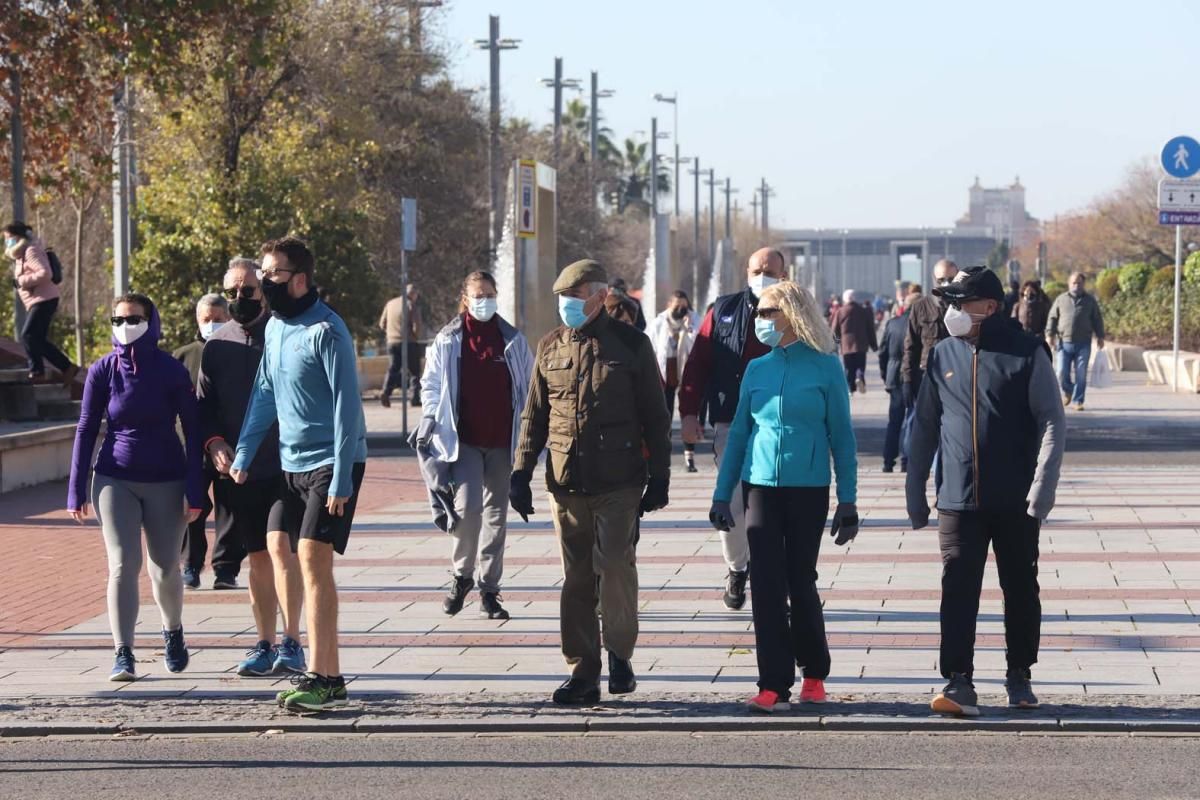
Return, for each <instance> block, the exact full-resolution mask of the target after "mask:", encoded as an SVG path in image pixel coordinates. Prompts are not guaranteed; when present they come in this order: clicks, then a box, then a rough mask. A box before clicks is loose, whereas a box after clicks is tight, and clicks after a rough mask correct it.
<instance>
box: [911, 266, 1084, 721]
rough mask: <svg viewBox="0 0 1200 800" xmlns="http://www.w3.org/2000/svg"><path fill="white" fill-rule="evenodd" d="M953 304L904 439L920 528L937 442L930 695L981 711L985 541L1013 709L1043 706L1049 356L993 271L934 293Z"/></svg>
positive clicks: (1057, 453) (1055, 417)
mask: <svg viewBox="0 0 1200 800" xmlns="http://www.w3.org/2000/svg"><path fill="white" fill-rule="evenodd" d="M933 292H934V294H935V295H938V296H940V297H942V298H944V299H945V300H946V301H947V303H949V305H950V308H948V309H947V311H946V316H945V324H946V329H947V331H948V332H949V333H950V338H947V339H944V340H943V341H941V342H938V343H937V344H936V345H935V346H934V347H933V349H932V351H931V352H930V353H929V359H928V362H927V368H926V372H925V380H924V381H923V382H922V384H921V393H920V395H919V397H918V399H917V411H916V417H915V420H914V425H913V430H912V436H911V440H910V442H909V454H908V455H909V461H908V480H907V487H906V488H907V501H908V516H909V518H910V519H911V520H912V526H913V530H919V529H921V528H924V527H925V526H926V525H928V524H929V505H928V503H927V502H926V497H925V484H926V481H927V480H928V478H929V469H930V465H931V464H932V462H933V457H934V453H935V452H938V451H939V450H940V454H941V455H940V459H941V483H940V485H939V486H938V492H937V493H938V496H937V508H938V539H939V541H940V544H941V551H942V604H941V635H942V642H941V657H940V662H941V670H942V676H943V677H945V678H946V679H947V680H948V681H949V683H948V684H947V685H946V688H945V689H943V690H942V692H941V693H940V694H938V695H937V696H936V697H935V698H934V699H933V702H932V703H931V707H932V708H933V710H934V711H937V712H939V713H944V714H954V715H966V716H975V715H977V714H978V713H979V708H978V699H977V695H976V693H975V687H974V683H973V673H974V650H975V623H976V617H977V616H978V613H979V593H980V590H981V588H982V585H983V572H984V565H985V564H986V563H987V552H988V543H989V542H990V543H991V545H992V548H993V549H994V551H995V554H996V569H997V571H998V572H999V576H1000V588H1001V590H1002V591H1003V593H1004V635H1005V644H1006V655H1007V661H1008V672H1007V675H1006V680H1005V686H1006V688H1007V690H1008V703H1009V706H1010V707H1013V708H1036V707H1037V702H1038V701H1037V697H1036V696H1035V695H1034V694H1033V691H1032V689H1031V687H1030V677H1031V675H1030V667H1031V666H1032V665H1033V664H1034V663H1036V662H1037V653H1038V641H1039V638H1040V635H1041V603H1040V601H1039V600H1038V591H1039V590H1038V582H1037V561H1038V533H1039V528H1040V525H1041V521H1042V520H1044V519H1045V518H1046V517H1047V515H1049V513H1050V510H1051V509H1052V508H1053V507H1054V494H1055V490H1056V488H1057V486H1058V475H1059V469H1060V467H1061V464H1062V453H1063V449H1064V437H1065V434H1066V424H1065V418H1064V415H1063V409H1062V404H1061V403H1060V402H1059V400H1058V386H1057V384H1056V382H1055V379H1054V369H1053V367H1052V366H1051V363H1050V355H1049V353H1048V352H1047V350H1046V348H1045V347H1044V345H1043V344H1042V343H1041V342H1040V341H1038V340H1037V339H1036V338H1034V337H1033V336H1030V335H1029V334H1027V333H1025V332H1024V331H1022V330H1021V329H1020V326H1019V325H1017V324H1016V323H1014V322H1013V321H1012V320H1011V319H1009V318H1007V317H1006V316H1005V315H1004V314H1003V313H1002V312H1003V309H1004V289H1003V287H1002V286H1001V284H1000V279H999V278H997V277H996V274H995V273H994V272H992V271H991V270H989V269H987V268H986V267H972V268H970V269H968V270H965V271H964V272H961V273H959V275H958V277H957V278H956V279H955V280H954V281H953V282H952V283H950V284H948V285H946V286H943V287H939V288H936V289H934V290H933Z"/></svg>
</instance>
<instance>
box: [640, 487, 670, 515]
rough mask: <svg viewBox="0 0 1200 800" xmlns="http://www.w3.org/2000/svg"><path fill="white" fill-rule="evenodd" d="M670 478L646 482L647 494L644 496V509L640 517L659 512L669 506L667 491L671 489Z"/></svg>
mask: <svg viewBox="0 0 1200 800" xmlns="http://www.w3.org/2000/svg"><path fill="white" fill-rule="evenodd" d="M670 483H671V481H670V479H669V478H651V479H650V480H649V481H647V482H646V493H645V494H643V495H642V509H641V512H640V513H639V514H638V516H639V517H640V516H642V515H643V514H649V513H650V512H651V511H658V510H659V509H660V508H666V506H667V489H668V488H669V487H670Z"/></svg>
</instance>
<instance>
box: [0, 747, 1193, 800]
mask: <svg viewBox="0 0 1200 800" xmlns="http://www.w3.org/2000/svg"><path fill="white" fill-rule="evenodd" d="M1197 757H1200V738H1187V737H1172V736H1161V737H1154V736H1129V735H1112V736H1098V735H1093V736H1071V735H1061V734H1060V735H1015V734H943V735H932V734H839V733H819V734H813V733H769V734H745V733H743V734H729V735H693V736H688V735H681V734H623V735H619V736H603V735H596V734H589V735H586V736H584V735H577V736H505V737H487V738H482V737H481V738H469V737H457V736H456V737H444V738H429V737H416V736H395V737H387V736H369V737H367V736H363V735H347V736H313V735H294V734H287V735H282V736H266V737H259V738H250V737H245V738H229V737H216V738H190V739H188V738H178V739H176V738H158V737H155V738H148V739H126V740H94V739H88V740H74V741H71V740H64V739H41V740H7V741H0V796H4V797H9V798H21V799H22V800H35V799H36V798H56V799H57V798H64V797H86V798H88V800H102V799H103V798H115V797H119V798H165V797H171V798H173V799H174V798H193V797H195V798H205V800H213V798H226V797H247V796H260V797H287V798H332V797H336V798H338V800H351V798H388V800H394V798H397V797H402V798H421V799H424V798H443V797H444V798H459V799H461V798H465V797H483V798H487V799H488V800H502V799H503V798H520V800H541V799H542V798H565V797H569V798H571V800H591V798H622V799H623V800H624V799H626V798H672V800H675V799H677V798H688V799H689V800H690V799H691V798H697V799H698V800H699V799H701V798H720V799H721V800H728V799H729V798H756V797H767V796H770V797H780V798H783V797H804V798H805V800H815V799H816V798H826V797H828V798H837V799H838V800H847V798H870V797H880V798H888V799H889V800H904V799H905V798H954V800H961V798H964V797H970V798H973V799H974V798H1022V800H1025V799H1027V798H1033V797H1048V798H1054V800H1070V798H1084V799H1085V800H1096V798H1102V797H1137V798H1138V800H1151V799H1152V798H1181V797H1195V796H1197V794H1200V779H1198V778H1197V777H1196V773H1195V764H1196V761H1197Z"/></svg>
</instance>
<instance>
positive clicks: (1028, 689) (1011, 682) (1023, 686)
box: [1004, 669, 1040, 708]
mask: <svg viewBox="0 0 1200 800" xmlns="http://www.w3.org/2000/svg"><path fill="white" fill-rule="evenodd" d="M1031 678H1032V674H1031V673H1030V672H1029V670H1027V669H1010V670H1009V671H1008V674H1007V675H1006V676H1005V677H1004V688H1005V690H1006V691H1007V692H1008V707H1009V708H1039V707H1040V703H1038V699H1037V695H1036V694H1034V693H1033V687H1032V686H1030V679H1031Z"/></svg>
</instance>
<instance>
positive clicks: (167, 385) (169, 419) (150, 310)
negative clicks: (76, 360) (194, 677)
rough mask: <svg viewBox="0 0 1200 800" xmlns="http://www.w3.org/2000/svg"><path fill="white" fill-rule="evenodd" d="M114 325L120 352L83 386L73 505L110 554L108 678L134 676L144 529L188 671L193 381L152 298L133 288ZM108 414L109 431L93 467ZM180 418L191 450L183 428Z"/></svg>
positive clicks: (169, 649) (195, 431) (196, 439)
mask: <svg viewBox="0 0 1200 800" xmlns="http://www.w3.org/2000/svg"><path fill="white" fill-rule="evenodd" d="M112 326H113V335H112V343H113V351H112V352H111V353H109V354H108V355H106V356H105V357H104V358H102V359H100V360H99V361H97V362H96V363H95V364H93V365H92V367H91V369H89V370H88V375H87V383H86V384H85V386H84V389H83V408H82V409H81V411H80V413H79V426H78V427H77V428H76V431H75V451H74V454H73V455H72V458H71V482H70V484H69V486H68V489H67V509H68V510H69V511H70V512H71V516H72V517H73V518H74V519H75V521H76V522H83V520H84V519H85V518H86V517H87V515H88V510H89V506H95V508H96V518H97V519H98V520H99V521H100V526H101V528H102V529H103V531H104V546H105V548H106V549H107V550H108V618H109V624H110V625H111V627H112V635H113V644H114V645H115V646H116V651H117V652H116V663H115V665H114V666H113V671H112V673H111V674H110V675H109V680H112V681H131V680H134V679H135V677H136V674H135V667H134V657H133V639H134V627H135V626H136V624H137V617H138V605H139V603H138V573H140V572H141V570H142V530H143V529H144V530H145V532H146V550H147V552H149V554H150V570H149V571H150V581H151V585H152V587H153V589H154V600H155V602H156V603H158V609H159V611H160V612H161V614H162V623H163V639H164V640H165V641H166V648H165V657H164V661H165V662H166V667H167V670H168V671H170V672H182V671H183V670H184V669H186V668H187V664H188V650H187V644H186V643H185V642H184V638H183V577H182V575H181V574H180V572H179V553H180V549H181V547H182V545H183V533H184V530H185V529H186V526H187V524H188V523H189V522H191V521H192V520H194V519H195V518H196V517H197V516H199V514H200V507H201V506H202V505H203V498H202V496H201V493H202V488H201V487H202V483H201V473H200V430H199V426H198V423H197V416H196V414H197V412H196V396H195V394H194V390H193V388H192V381H191V377H190V376H189V375H188V371H187V368H186V367H184V366H183V364H181V363H180V362H178V361H176V360H175V359H174V358H173V357H172V356H171V354H170V353H168V352H166V351H164V350H160V349H159V348H158V339H159V335H160V332H161V328H160V325H159V320H158V310H157V309H155V307H154V303H152V302H151V301H150V298H148V297H146V296H145V295H141V294H133V293H131V294H126V295H124V296H123V297H119V298H117V300H116V302H115V303H114V305H113V317H112ZM104 417H107V418H108V429H107V433H106V434H105V436H104V442H103V443H102V444H101V445H100V451H99V453H97V454H96V458H95V465H94V466H93V464H92V453H93V452H94V451H95V447H96V437H97V436H98V435H99V432H100V422H101V420H102V419H103V418H104ZM177 418H178V419H179V421H180V422H181V423H182V425H183V434H184V438H185V439H186V440H187V452H186V453H185V452H184V448H183V446H182V445H181V444H180V442H179V437H178V435H177V434H176V432H175V420H176V419H177ZM93 471H94V472H95V476H94V478H93V479H92V485H91V494H90V503H89V494H88V477H89V473H90V472H93Z"/></svg>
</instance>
